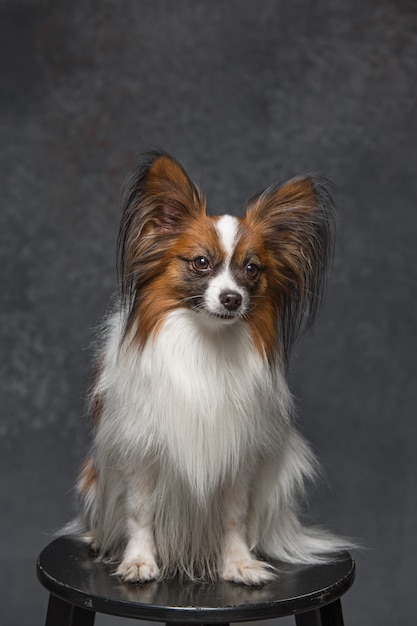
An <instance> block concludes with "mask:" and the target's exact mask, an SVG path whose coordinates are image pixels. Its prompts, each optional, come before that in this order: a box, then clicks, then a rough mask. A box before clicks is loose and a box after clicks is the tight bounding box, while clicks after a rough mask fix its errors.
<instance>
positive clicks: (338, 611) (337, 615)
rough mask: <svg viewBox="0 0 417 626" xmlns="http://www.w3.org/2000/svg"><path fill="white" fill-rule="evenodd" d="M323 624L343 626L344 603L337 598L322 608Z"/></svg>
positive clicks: (324, 625)
mask: <svg viewBox="0 0 417 626" xmlns="http://www.w3.org/2000/svg"><path fill="white" fill-rule="evenodd" d="M320 614H321V623H322V626H343V613H342V603H341V602H340V599H338V600H335V601H334V602H332V603H331V604H328V605H327V606H323V608H321V609H320Z"/></svg>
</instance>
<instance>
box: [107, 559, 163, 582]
mask: <svg viewBox="0 0 417 626" xmlns="http://www.w3.org/2000/svg"><path fill="white" fill-rule="evenodd" d="M115 573H116V576H120V578H122V580H124V581H125V582H129V583H147V582H150V581H151V580H155V579H156V578H159V575H160V571H159V567H158V566H157V564H156V563H155V561H154V560H153V559H149V558H148V559H145V558H142V559H141V558H137V559H133V560H131V561H122V562H121V563H120V565H119V567H118V568H117V570H116V572H115Z"/></svg>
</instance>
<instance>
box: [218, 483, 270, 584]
mask: <svg viewBox="0 0 417 626" xmlns="http://www.w3.org/2000/svg"><path fill="white" fill-rule="evenodd" d="M248 492H249V480H248V479H247V478H245V479H241V480H239V481H236V483H235V484H234V485H233V487H232V488H231V491H230V493H228V494H226V497H225V500H224V502H225V518H224V543H223V554H222V561H223V563H222V570H221V577H222V578H223V579H224V580H230V581H233V582H236V583H243V584H245V585H262V584H264V583H266V582H269V581H271V580H273V579H274V578H275V572H274V569H273V567H272V566H271V565H269V564H268V563H265V562H264V561H258V560H257V559H255V558H254V557H253V556H252V554H251V552H250V550H249V547H248V543H247V517H248V501H249V494H248Z"/></svg>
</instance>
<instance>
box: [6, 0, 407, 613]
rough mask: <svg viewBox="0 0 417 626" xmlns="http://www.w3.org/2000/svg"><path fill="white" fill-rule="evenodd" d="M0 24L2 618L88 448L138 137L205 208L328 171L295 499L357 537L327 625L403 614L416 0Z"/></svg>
mask: <svg viewBox="0 0 417 626" xmlns="http://www.w3.org/2000/svg"><path fill="white" fill-rule="evenodd" d="M0 46H1V55H0V62H1V71H0V81H1V90H2V91H1V100H0V107H1V139H0V158H1V169H0V171H1V196H0V198H1V227H0V238H1V263H0V271H1V274H2V281H1V318H0V320H1V323H0V333H1V356H2V359H1V376H0V391H1V407H2V410H1V418H0V437H1V439H0V446H1V450H0V462H1V468H2V469H1V508H0V531H1V544H2V547H1V566H0V579H1V581H0V589H1V592H0V593H1V594H2V596H3V597H2V599H1V602H0V613H1V614H2V615H1V617H0V621H1V623H2V624H5V625H6V624H7V625H13V624H16V625H17V624H18V625H19V626H31V625H35V624H39V623H41V622H42V619H43V614H44V611H45V606H46V592H45V591H44V590H43V589H42V588H41V587H40V585H39V584H38V583H37V581H36V578H35V560H36V556H37V553H38V551H39V550H40V549H41V548H42V547H43V545H44V544H45V543H46V542H47V541H49V538H50V533H51V532H52V531H53V530H54V529H56V528H57V527H59V526H60V525H62V524H63V523H64V522H65V521H67V519H68V518H69V517H70V515H71V501H72V494H71V489H72V484H73V479H74V477H75V474H76V471H77V467H78V465H79V463H80V460H81V459H82V457H83V455H84V453H85V450H86V447H87V442H88V423H87V419H86V417H85V390H86V384H87V382H86V381H87V375H88V369H89V360H90V356H91V350H90V348H89V346H90V344H91V341H92V339H93V337H94V328H95V326H96V325H97V323H98V322H99V320H100V318H101V317H102V315H103V313H104V311H105V309H106V306H107V302H108V300H109V298H110V296H111V294H112V293H113V292H114V291H115V289H116V275H115V271H114V266H115V240H116V234H117V228H118V221H119V197H120V187H121V184H122V182H123V179H124V177H125V175H126V173H127V171H128V170H129V168H130V167H131V166H132V164H133V162H134V159H135V155H136V154H137V153H138V152H141V151H143V150H145V149H147V148H149V147H150V146H151V147H152V146H155V145H158V146H161V147H164V148H165V149H167V150H168V151H170V152H172V153H173V154H174V155H176V156H177V158H178V159H180V160H181V161H182V162H183V163H184V165H185V166H186V168H187V169H188V171H189V172H190V174H191V176H192V177H193V178H194V179H196V180H197V181H198V182H199V183H200V184H201V186H202V188H203V190H204V191H205V192H206V193H207V196H208V201H209V206H210V209H211V211H212V212H214V213H222V212H225V211H228V212H231V213H238V212H239V211H240V209H241V207H242V206H243V204H244V201H245V199H246V198H247V197H248V196H250V195H252V194H253V193H254V192H256V191H258V190H260V189H262V188H263V187H266V186H267V185H268V184H270V183H271V182H272V181H274V180H276V179H283V178H285V177H288V176H291V175H294V174H297V173H301V172H305V171H308V172H310V171H318V172H320V173H322V174H325V175H326V176H327V177H328V178H330V179H331V180H333V182H334V183H335V199H336V203H337V206H338V240H337V248H336V257H335V263H334V271H333V275H332V279H331V280H330V283H329V289H328V299H327V302H326V305H325V307H324V308H323V310H322V313H321V315H320V318H319V321H318V323H317V326H316V330H315V333H314V335H313V336H311V337H306V338H303V339H302V340H301V341H300V342H299V343H298V344H297V347H296V350H295V354H294V358H293V361H292V368H291V380H292V388H293V390H294V393H295V395H296V397H297V400H298V408H299V410H298V415H299V417H298V419H299V424H300V427H301V429H302V430H303V431H304V432H305V434H306V435H307V437H308V438H309V439H310V440H311V441H312V443H313V445H314V448H315V449H316V451H317V452H318V455H319V457H320V459H321V461H322V464H323V466H324V470H325V474H326V476H327V479H326V481H325V482H324V483H323V484H321V485H320V486H319V488H318V489H316V490H315V491H312V493H311V496H310V503H311V504H310V506H311V512H312V513H313V514H314V517H315V518H318V519H319V520H320V521H321V522H323V523H325V524H327V525H329V526H331V527H332V528H334V529H336V530H337V531H339V532H341V533H344V534H347V535H351V536H354V537H358V538H359V539H360V540H361V541H362V543H363V544H364V546H365V547H366V551H364V552H361V553H358V554H357V555H356V559H357V565H358V574H357V580H356V583H355V585H354V587H353V589H352V590H351V591H350V592H349V594H348V595H347V596H346V597H345V599H344V608H345V618H346V623H347V624H348V625H349V624H351V625H353V624H378V625H379V626H388V625H392V624H400V623H402V624H411V623H412V616H413V614H414V613H415V583H416V576H415V559H416V553H417V550H416V549H417V542H416V534H417V533H416V530H417V489H416V478H417V454H416V435H417V422H416V419H415V407H416V402H415V401H416V384H415V370H416V368H415V365H416V349H417V342H416V331H415V326H416V309H417V306H416V300H417V298H416V282H417V281H416V278H417V277H416V239H417V230H416V225H417V219H416V206H415V205H416V198H417V193H416V192H417V189H416V175H415V174H416V164H417V134H416V130H417V122H416V106H417V79H416V69H417V12H416V4H415V2H414V0H400V1H396V2H394V1H389V0H373V1H372V0H318V1H316V2H311V1H310V0H260V1H259V2H255V1H252V0H226V1H224V2H216V1H212V0H196V1H194V2H193V1H192V0H189V1H186V0H179V1H178V0H177V1H175V2H170V1H168V0H166V1H164V0H137V1H136V0H126V1H124V0H122V1H120V2H112V1H111V0H102V1H98V0H96V1H94V0H89V1H86V2H78V1H76V0H72V1H54V2H52V1H47V0H45V1H42V0H38V1H35V0H33V1H30V0H27V1H23V0H14V1H10V2H6V1H5V0H3V1H2V2H1V3H0ZM103 619H106V618H103ZM109 619H110V618H107V623H109ZM116 621H117V620H116ZM110 622H111V623H115V620H114V619H113V620H110ZM98 623H99V624H100V623H103V622H100V621H99V622H98Z"/></svg>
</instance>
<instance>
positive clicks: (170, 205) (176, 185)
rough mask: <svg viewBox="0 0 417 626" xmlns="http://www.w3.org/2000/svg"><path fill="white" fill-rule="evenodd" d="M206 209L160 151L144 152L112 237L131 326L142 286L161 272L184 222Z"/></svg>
mask: <svg viewBox="0 0 417 626" xmlns="http://www.w3.org/2000/svg"><path fill="white" fill-rule="evenodd" d="M205 210H206V204H205V200H204V198H203V196H202V194H201V192H200V190H199V188H198V187H197V186H196V185H195V184H194V183H193V182H192V181H191V180H190V178H189V177H188V176H187V174H186V172H185V170H184V169H183V167H182V166H181V165H180V164H179V163H178V162H177V161H176V160H175V159H173V158H172V157H171V156H170V155H168V154H166V153H165V152H161V151H155V152H150V153H149V154H148V155H147V156H146V157H145V159H144V161H143V162H142V163H141V164H140V165H139V166H138V167H137V168H136V169H135V170H134V171H133V172H132V174H131V175H130V177H129V178H128V180H127V182H126V185H125V193H124V198H123V205H122V220H121V224H120V230H119V237H118V274H119V282H120V291H121V298H122V303H123V305H124V306H125V308H126V310H127V312H128V322H127V326H126V330H128V328H129V327H130V325H131V322H132V318H133V315H134V312H135V310H136V308H137V305H138V302H139V299H140V293H141V290H142V289H143V287H144V286H145V285H146V284H147V283H148V282H150V281H151V280H153V279H154V278H155V277H156V276H157V275H158V272H160V271H161V263H160V260H161V258H162V257H163V256H164V255H165V254H166V253H167V252H168V251H169V249H170V247H171V246H172V243H173V239H175V238H176V237H177V236H178V234H179V233H181V231H182V228H183V225H184V223H185V221H186V220H187V221H188V223H189V221H190V219H195V218H197V217H198V216H199V215H201V214H202V213H204V212H205Z"/></svg>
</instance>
